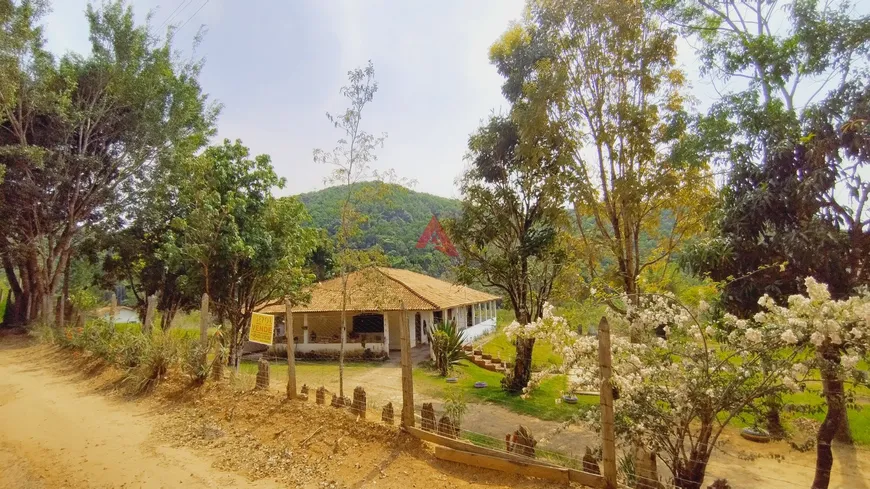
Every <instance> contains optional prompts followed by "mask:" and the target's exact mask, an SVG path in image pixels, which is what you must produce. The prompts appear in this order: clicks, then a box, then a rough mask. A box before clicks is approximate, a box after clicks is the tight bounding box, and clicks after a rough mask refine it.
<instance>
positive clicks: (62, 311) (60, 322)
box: [56, 294, 66, 329]
mask: <svg viewBox="0 0 870 489" xmlns="http://www.w3.org/2000/svg"><path fill="white" fill-rule="evenodd" d="M64 299H65V298H64V295H63V294H60V297H58V298H57V301H58V304H60V306H59V307H58V308H57V324H56V326H57V328H58V329H63V326H64V321H66V301H65V300H64Z"/></svg>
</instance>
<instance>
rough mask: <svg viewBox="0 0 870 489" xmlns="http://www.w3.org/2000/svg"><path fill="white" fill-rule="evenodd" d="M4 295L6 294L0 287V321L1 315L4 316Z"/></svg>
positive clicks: (0, 319)
mask: <svg viewBox="0 0 870 489" xmlns="http://www.w3.org/2000/svg"><path fill="white" fill-rule="evenodd" d="M6 294H8V292H7V291H6V290H5V289H4V288H3V287H0V321H2V320H3V315H4V314H6Z"/></svg>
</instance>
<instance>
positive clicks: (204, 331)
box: [199, 293, 211, 351]
mask: <svg viewBox="0 0 870 489" xmlns="http://www.w3.org/2000/svg"><path fill="white" fill-rule="evenodd" d="M210 322H211V317H210V316H209V312H208V294H205V293H203V294H202V302H200V306H199V344H200V345H201V346H202V350H203V351H206V349H207V348H208V325H209V323H210Z"/></svg>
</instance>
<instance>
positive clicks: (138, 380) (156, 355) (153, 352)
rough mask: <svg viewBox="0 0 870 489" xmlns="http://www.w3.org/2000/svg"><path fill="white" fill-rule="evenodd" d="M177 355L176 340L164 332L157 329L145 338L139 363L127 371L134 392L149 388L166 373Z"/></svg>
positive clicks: (176, 359) (176, 358) (177, 346)
mask: <svg viewBox="0 0 870 489" xmlns="http://www.w3.org/2000/svg"><path fill="white" fill-rule="evenodd" d="M178 357H179V344H178V340H176V339H175V338H173V337H172V336H171V335H169V334H167V333H166V332H163V331H157V332H155V333H154V335H152V336H151V337H150V338H145V342H144V347H143V349H142V352H141V355H140V356H139V364H138V365H137V366H136V367H135V368H132V369H130V370H129V371H128V373H127V380H128V381H130V382H132V385H133V390H134V391H135V392H144V391H146V390H149V389H151V388H152V387H154V386H155V385H156V384H157V383H158V382H159V381H160V379H161V378H162V377H163V376H165V375H166V373H167V372H168V371H169V368H170V367H171V366H172V365H173V364H174V363H175V362H177V361H178Z"/></svg>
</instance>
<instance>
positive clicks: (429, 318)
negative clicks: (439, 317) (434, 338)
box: [423, 311, 435, 344]
mask: <svg viewBox="0 0 870 489" xmlns="http://www.w3.org/2000/svg"><path fill="white" fill-rule="evenodd" d="M423 317H424V318H425V319H426V327H425V328H423V343H426V344H428V343H429V331H428V328H431V327H432V325H434V324H435V311H426V314H425V315H424V316H423Z"/></svg>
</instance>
